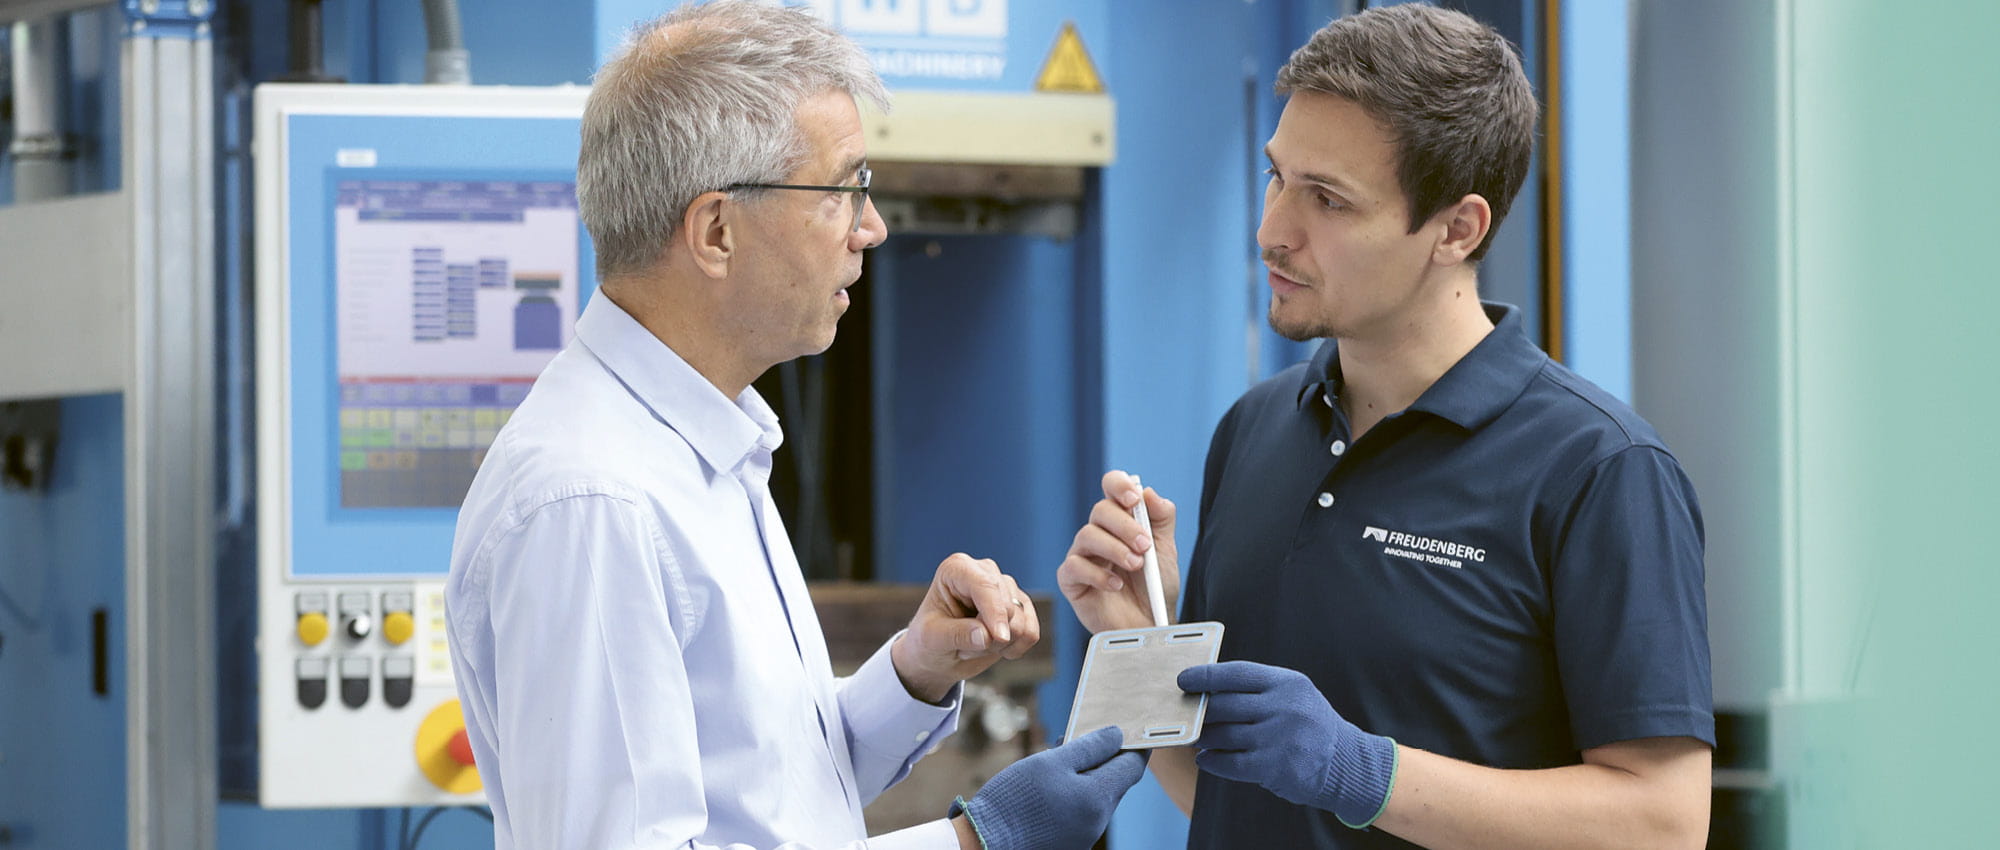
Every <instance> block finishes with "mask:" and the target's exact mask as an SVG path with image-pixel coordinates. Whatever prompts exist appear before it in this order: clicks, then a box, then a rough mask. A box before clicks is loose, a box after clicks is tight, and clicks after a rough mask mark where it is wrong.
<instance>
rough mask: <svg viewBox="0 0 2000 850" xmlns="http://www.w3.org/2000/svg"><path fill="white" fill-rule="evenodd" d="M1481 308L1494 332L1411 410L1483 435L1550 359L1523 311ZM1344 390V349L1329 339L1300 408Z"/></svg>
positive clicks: (1302, 390)
mask: <svg viewBox="0 0 2000 850" xmlns="http://www.w3.org/2000/svg"><path fill="white" fill-rule="evenodd" d="M1481 306H1483V307H1485V308H1486V316H1487V318H1489V319H1491V320H1493V331H1492V332H1491V333H1489V334H1487V335H1486V338H1485V339H1482V340H1480V341H1479V344H1478V345H1475V346H1473V347H1472V350H1471V351H1469V352H1466V355H1465V356H1464V357H1461V358H1459V361H1458V362H1457V363H1455V364H1453V365H1452V367H1451V368H1450V369H1448V370H1446V371H1445V373H1444V375H1443V376H1442V377H1440V378H1438V379H1437V382H1436V383H1433V384H1431V386H1430V389H1427V390H1425V391H1424V394H1423V395H1421V396H1418V397H1417V401H1416V403H1415V404H1412V405H1410V409H1411V410H1417V411H1422V412H1425V413H1429V414H1431V415H1434V416H1437V417H1439V418H1441V419H1444V420H1446V421H1448V422H1451V423H1453V424H1456V425H1458V426H1459V427H1461V428H1464V429H1466V430H1468V431H1476V430H1478V429H1479V428H1481V427H1483V426H1484V425H1485V424H1486V423H1488V422H1491V421H1493V419H1494V417H1497V416H1499V415H1500V412H1501V411H1503V410H1506V409H1507V406H1508V405H1510V404H1513V403H1514V399H1516V398H1519V397H1520V395H1521V391H1522V390H1525V389H1527V387H1528V379H1529V378H1532V377H1534V375H1535V373H1536V372H1537V371H1538V370H1540V369H1541V367H1542V364H1543V363H1544V362H1546V361H1547V360H1548V355H1546V354H1543V353H1542V350H1541V349H1539V348H1536V347H1535V344H1534V343H1532V342H1529V341H1528V337H1527V335H1526V334H1525V333H1523V332H1522V328H1521V310H1520V308H1518V307H1514V306H1512V305H1509V304H1500V303H1497V302H1492V301H1486V302H1481ZM1340 388H1341V374H1340V356H1339V347H1338V343H1337V341H1336V340H1332V339H1329V340H1327V341H1326V342H1325V343H1324V344H1322V345H1320V347H1319V351H1318V352H1316V353H1314V354H1313V358H1312V362H1311V363H1310V364H1309V365H1308V366H1307V367H1306V373H1305V378H1304V380H1303V381H1302V382H1301V384H1300V386H1299V392H1298V399H1297V403H1298V406H1299V407H1300V408H1301V409H1303V408H1304V407H1305V405H1306V404H1307V403H1309V402H1314V401H1318V399H1319V397H1320V396H1322V395H1323V396H1325V397H1326V398H1328V399H1333V398H1337V397H1339V395H1340Z"/></svg>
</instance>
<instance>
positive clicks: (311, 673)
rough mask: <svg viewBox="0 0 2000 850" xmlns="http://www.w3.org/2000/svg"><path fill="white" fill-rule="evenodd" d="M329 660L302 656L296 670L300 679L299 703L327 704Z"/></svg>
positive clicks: (311, 704)
mask: <svg viewBox="0 0 2000 850" xmlns="http://www.w3.org/2000/svg"><path fill="white" fill-rule="evenodd" d="M328 666H329V665H328V664H327V660H326V659H324V658H301V659H299V661H298V664H297V666H296V670H297V672H298V679H299V705H302V706H305V707H306V708H318V707H320V706H322V705H325V704H326V673H327V668H328Z"/></svg>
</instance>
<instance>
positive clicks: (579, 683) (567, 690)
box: [488, 495, 957, 850]
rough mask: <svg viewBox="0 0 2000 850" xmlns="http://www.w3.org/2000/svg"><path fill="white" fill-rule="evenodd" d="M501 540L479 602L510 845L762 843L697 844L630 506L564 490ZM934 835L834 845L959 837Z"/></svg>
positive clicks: (688, 768) (680, 681)
mask: <svg viewBox="0 0 2000 850" xmlns="http://www.w3.org/2000/svg"><path fill="white" fill-rule="evenodd" d="M505 535H506V537H505V539H503V540H501V541H498V543H497V545H495V546H493V547H492V549H491V555H490V564H489V568H490V572H489V573H488V575H489V577H490V578H489V581H490V587H489V588H488V594H489V596H488V598H489V600H490V603H489V604H490V607H489V611H490V617H491V627H492V631H491V635H492V642H493V652H492V665H493V669H492V679H493V681H492V685H493V693H494V694H495V697H494V699H493V703H492V706H491V715H492V723H493V725H494V729H493V739H494V740H495V741H496V742H497V745H498V749H499V753H500V755H499V757H498V758H497V761H498V762H499V767H498V770H499V771H500V774H501V778H502V780H503V782H504V787H505V788H506V794H507V798H506V801H507V815H508V817H507V831H508V837H509V838H510V839H511V843H512V845H513V846H515V847H520V848H530V847H532V848H548V850H586V848H587V850H622V848H674V850H763V848H750V847H748V846H747V845H743V844H734V843H732V844H726V845H719V846H718V845H712V844H704V843H699V842H697V841H696V837H697V836H700V835H702V834H703V833H704V832H705V830H706V827H707V823H708V814H707V807H706V805H705V803H704V800H705V791H704V787H703V779H702V768H701V760H700V758H699V753H700V748H699V746H698V744H697V739H696V734H695V728H694V719H693V718H694V712H693V707H692V706H693V702H692V696H691V694H690V689H689V685H688V676H687V670H686V667H685V666H684V664H683V662H682V659H681V636H680V635H679V634H677V633H676V631H675V628H676V622H677V620H676V617H675V616H674V608H673V606H674V605H675V602H674V600H676V599H678V598H679V596H678V591H679V589H678V588H670V587H669V584H670V583H671V582H672V580H673V579H672V576H674V575H676V574H677V573H676V571H675V565H674V564H673V563H672V560H671V554H670V553H669V552H668V551H667V550H666V549H665V547H664V546H663V544H661V543H660V539H661V538H660V537H659V536H658V535H656V534H655V531H654V528H653V525H652V523H651V522H650V521H649V519H648V518H647V517H646V515H645V513H644V512H643V510H641V509H640V508H639V506H637V505H635V504H633V503H632V502H629V501H626V500H625V499H622V498H617V497H613V496H603V495H585V496H574V497H570V498H566V499H561V500H558V501H555V502H552V503H549V504H546V505H543V506H541V507H540V508H538V509H536V510H535V511H534V512H533V513H531V514H530V515H528V516H527V517H526V518H524V519H523V520H522V521H521V522H520V523H519V524H518V525H516V526H515V527H513V528H512V529H510V530H509V531H507V532H505ZM937 826H938V827H942V828H943V831H944V834H945V835H947V836H950V835H951V833H950V827H949V825H948V824H944V823H943V822H942V821H940V822H939V823H938V825H937ZM937 832H938V830H937V828H933V829H931V830H930V831H929V832H928V833H924V832H919V833H918V834H917V835H916V836H915V837H913V838H911V839H903V840H901V841H903V842H904V843H889V844H874V843H872V842H866V841H861V842H852V843H850V844H847V845H843V850H864V848H868V847H878V848H885V850H886V849H887V848H897V849H898V850H900V848H913V849H914V848H918V847H932V848H955V847H956V846H957V841H956V838H955V836H954V837H952V838H951V840H949V841H948V842H939V841H935V840H934V839H935V836H936V834H937ZM925 835H929V836H931V838H932V839H933V840H932V841H930V842H929V843H923V838H924V836H925ZM770 850H832V848H813V847H810V846H808V845H804V844H799V843H792V842H788V843H785V844H782V845H779V847H777V848H770Z"/></svg>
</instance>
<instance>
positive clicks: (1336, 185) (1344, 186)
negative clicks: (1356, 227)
mask: <svg viewBox="0 0 2000 850" xmlns="http://www.w3.org/2000/svg"><path fill="white" fill-rule="evenodd" d="M1264 161H1265V162H1268V163H1270V164H1271V167H1272V168H1277V167H1278V160H1277V158H1276V157H1273V156H1271V146H1270V145H1269V144H1268V143H1267V144H1265V145H1264ZM1292 177H1293V178H1294V179H1298V180H1304V181H1306V182H1307V183H1318V184H1320V185H1322V186H1325V187H1327V188H1329V189H1332V190H1334V191H1336V192H1339V193H1341V194H1343V195H1349V196H1359V195H1360V194H1361V190H1359V189H1357V188H1355V187H1354V184H1352V183H1349V182H1347V181H1345V180H1342V179H1340V178H1338V177H1333V176H1329V175H1325V174H1315V173H1312V172H1310V171H1304V172H1299V173H1297V174H1293V175H1292Z"/></svg>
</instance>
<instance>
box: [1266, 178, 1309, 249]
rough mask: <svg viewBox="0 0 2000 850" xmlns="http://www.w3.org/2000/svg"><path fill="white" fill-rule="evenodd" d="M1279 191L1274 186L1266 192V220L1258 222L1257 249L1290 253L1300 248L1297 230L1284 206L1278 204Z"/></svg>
mask: <svg viewBox="0 0 2000 850" xmlns="http://www.w3.org/2000/svg"><path fill="white" fill-rule="evenodd" d="M1279 191H1280V190H1279V189H1278V188H1277V187H1275V186H1274V187H1271V188H1270V189H1267V190H1265V192H1264V218H1263V220H1262V221H1259V222H1257V247H1258V248H1260V249H1262V250H1265V251H1278V252H1280V253H1288V252H1290V251H1293V250H1296V249H1297V248H1298V247H1299V246H1298V244H1297V243H1298V239H1297V238H1296V237H1297V230H1296V229H1295V228H1294V227H1293V226H1292V223H1291V222H1290V221H1289V220H1287V219H1286V217H1285V213H1284V205H1283V204H1280V203H1278V195H1279Z"/></svg>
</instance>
